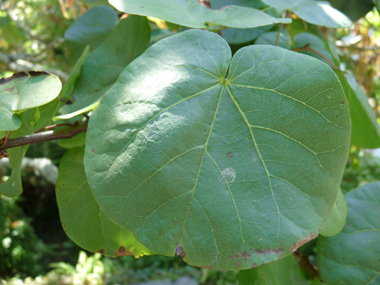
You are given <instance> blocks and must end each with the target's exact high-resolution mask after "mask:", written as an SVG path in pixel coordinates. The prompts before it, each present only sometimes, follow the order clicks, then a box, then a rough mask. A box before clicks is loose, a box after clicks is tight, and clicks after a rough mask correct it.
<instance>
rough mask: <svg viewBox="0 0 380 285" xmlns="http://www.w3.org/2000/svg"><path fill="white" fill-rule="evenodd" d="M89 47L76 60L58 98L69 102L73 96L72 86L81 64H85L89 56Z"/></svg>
mask: <svg viewBox="0 0 380 285" xmlns="http://www.w3.org/2000/svg"><path fill="white" fill-rule="evenodd" d="M90 53H91V52H90V46H86V47H85V49H84V50H83V53H82V55H81V56H80V57H79V58H78V60H77V62H76V63H75V65H74V67H73V68H72V70H71V72H70V75H69V78H68V79H67V82H66V83H65V85H64V86H63V88H62V92H61V94H60V96H59V97H60V98H63V99H65V100H71V98H72V96H73V91H74V85H75V82H76V80H77V78H78V77H79V75H80V73H81V68H82V66H83V64H84V63H85V61H86V59H87V57H88V56H89V55H90Z"/></svg>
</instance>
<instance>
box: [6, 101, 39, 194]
mask: <svg viewBox="0 0 380 285" xmlns="http://www.w3.org/2000/svg"><path fill="white" fill-rule="evenodd" d="M39 117H40V114H39V111H38V108H34V109H30V110H27V111H26V112H24V113H22V114H20V118H21V121H22V124H21V127H20V128H19V129H18V130H16V131H14V132H12V134H11V137H10V138H17V137H21V136H24V135H29V134H31V133H33V131H34V130H35V124H36V122H37V121H38V119H39ZM28 147H29V145H25V146H21V147H15V148H11V149H7V152H8V154H9V156H10V157H9V164H10V166H11V169H12V173H11V175H10V177H9V179H8V180H7V181H5V182H4V183H2V184H1V185H0V192H1V194H3V195H4V196H8V197H16V196H19V195H20V194H21V193H22V181H21V164H22V160H23V158H24V156H25V153H26V151H27V150H28Z"/></svg>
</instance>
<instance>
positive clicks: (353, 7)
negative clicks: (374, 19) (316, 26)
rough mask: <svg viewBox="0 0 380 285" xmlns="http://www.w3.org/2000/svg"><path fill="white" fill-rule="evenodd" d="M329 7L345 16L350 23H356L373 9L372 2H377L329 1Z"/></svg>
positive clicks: (361, 0) (354, 0)
mask: <svg viewBox="0 0 380 285" xmlns="http://www.w3.org/2000/svg"><path fill="white" fill-rule="evenodd" d="M329 2H330V3H331V5H332V6H333V7H334V8H335V9H338V10H339V11H341V12H343V13H344V14H346V15H347V16H348V17H349V18H350V19H351V20H352V21H357V20H359V19H360V18H361V17H364V16H365V15H366V14H367V13H368V12H369V11H371V10H372V9H373V6H374V5H373V2H375V3H376V2H378V0H375V1H373V0H329Z"/></svg>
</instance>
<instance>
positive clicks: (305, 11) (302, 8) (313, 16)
mask: <svg viewBox="0 0 380 285" xmlns="http://www.w3.org/2000/svg"><path fill="white" fill-rule="evenodd" d="M262 1H263V2H264V3H266V4H268V5H270V6H272V7H275V8H278V9H288V10H291V11H293V12H294V13H295V14H296V15H297V16H298V17H300V18H301V19H302V20H305V21H306V22H309V23H312V24H315V25H318V26H325V27H328V28H347V27H349V26H351V25H352V22H351V21H350V19H348V18H347V16H346V15H344V14H342V13H341V12H340V11H338V10H336V9H334V8H333V7H331V5H330V4H329V3H328V2H326V1H314V0H281V1H278V0H262Z"/></svg>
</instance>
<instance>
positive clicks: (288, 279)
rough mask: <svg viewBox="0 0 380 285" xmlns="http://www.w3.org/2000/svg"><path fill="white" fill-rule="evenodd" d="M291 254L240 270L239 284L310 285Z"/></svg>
mask: <svg viewBox="0 0 380 285" xmlns="http://www.w3.org/2000/svg"><path fill="white" fill-rule="evenodd" d="M298 262H299V261H298V260H297V258H296V257H295V256H294V255H293V254H291V255H289V256H287V257H285V258H283V259H280V260H278V261H274V262H270V263H268V264H264V265H261V266H259V267H255V268H252V269H249V270H241V271H240V272H239V285H278V284H281V285H301V284H302V285H310V284H311V283H312V281H311V280H308V279H307V276H306V274H305V272H304V271H303V270H302V269H301V267H300V266H299V264H298Z"/></svg>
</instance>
